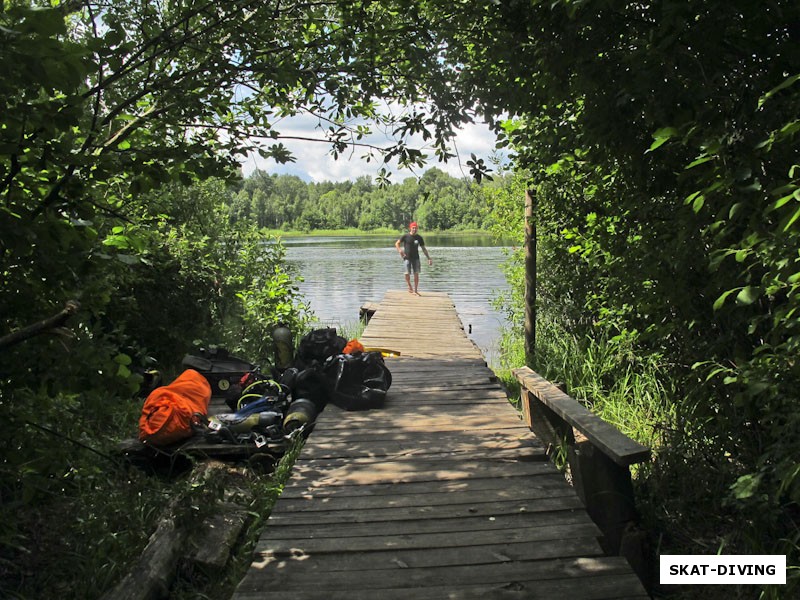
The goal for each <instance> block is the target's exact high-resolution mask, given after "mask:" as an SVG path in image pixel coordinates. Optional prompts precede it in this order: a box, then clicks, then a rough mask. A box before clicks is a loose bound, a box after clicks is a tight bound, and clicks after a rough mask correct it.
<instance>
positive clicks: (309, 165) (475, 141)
mask: <svg viewBox="0 0 800 600" xmlns="http://www.w3.org/2000/svg"><path fill="white" fill-rule="evenodd" d="M317 124H318V121H317V119H316V118H314V117H311V116H308V115H298V116H296V117H292V118H288V119H284V120H283V121H282V122H281V123H279V124H278V125H277V126H276V129H278V130H279V131H280V132H281V135H282V136H291V137H293V138H301V139H281V140H279V141H280V142H281V143H283V145H284V146H286V147H287V148H288V149H289V150H290V151H291V152H292V154H293V155H294V157H295V159H296V162H294V163H287V164H282V165H281V164H276V163H275V161H274V160H271V159H268V160H265V159H263V158H261V156H259V155H257V154H251V155H250V156H248V157H247V159H246V160H245V161H243V163H242V170H243V171H244V174H245V176H247V175H249V174H250V173H252V172H253V171H254V170H256V169H260V170H262V171H265V172H267V173H276V174H290V175H297V176H299V177H301V178H302V179H304V180H306V181H314V182H321V181H344V180H354V179H356V178H357V177H360V176H362V175H367V176H369V177H370V178H373V179H374V178H375V177H376V176H377V175H378V171H379V170H380V169H381V167H383V166H385V165H384V163H383V159H382V158H380V157H376V158H373V160H372V161H370V162H367V161H366V160H365V159H364V158H362V157H363V155H365V154H367V152H368V150H367V149H366V148H361V147H355V148H353V149H352V150H350V149H349V150H348V151H346V152H345V153H344V154H343V155H340V156H339V158H338V159H334V158H333V156H331V154H330V147H331V146H330V144H329V143H326V142H324V141H323V142H315V141H308V140H307V139H304V138H314V139H324V131H322V130H320V129H319V128H317ZM362 141H366V142H367V143H371V144H373V145H375V146H388V145H389V144H390V140H389V138H388V136H383V135H381V134H379V133H376V134H373V135H372V136H370V138H368V139H365V140H362ZM411 143H412V144H415V145H416V146H415V147H420V146H422V145H423V141H422V139H421V138H416V139H412V140H411ZM494 147H495V135H494V133H493V132H492V131H491V130H490V129H489V127H488V126H487V125H485V124H483V123H473V124H469V125H466V126H465V127H463V128H462V129H461V130H459V131H458V134H457V136H456V138H455V150H456V153H457V155H458V156H457V157H456V158H454V159H451V160H449V161H448V162H447V163H440V162H438V160H437V158H436V156H435V155H434V154H433V151H429V152H426V154H428V164H427V166H426V167H425V169H427V168H430V167H436V168H438V169H441V170H442V171H444V172H446V173H448V174H450V175H451V176H453V177H469V176H470V175H469V167H468V166H467V165H466V162H467V161H468V160H469V159H470V155H471V154H475V155H476V156H478V157H479V158H483V159H484V160H485V161H487V162H488V159H489V158H490V156H491V155H492V154H493V151H494ZM492 168H494V167H492ZM425 169H423V171H424V170H425ZM387 170H390V171H391V172H392V177H391V181H394V182H395V183H399V182H400V181H402V180H403V179H405V178H406V177H410V176H413V175H415V174H416V175H420V174H421V172H417V173H412V172H411V171H408V170H407V169H400V168H399V167H398V166H397V164H396V163H389V165H387Z"/></svg>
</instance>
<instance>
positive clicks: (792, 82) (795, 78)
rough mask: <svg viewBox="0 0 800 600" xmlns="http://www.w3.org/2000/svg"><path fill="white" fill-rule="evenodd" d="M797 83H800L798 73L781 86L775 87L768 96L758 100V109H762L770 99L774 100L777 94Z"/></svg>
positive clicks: (799, 74) (765, 95)
mask: <svg viewBox="0 0 800 600" xmlns="http://www.w3.org/2000/svg"><path fill="white" fill-rule="evenodd" d="M797 81H800V73H798V74H797V75H792V76H791V77H788V78H787V79H785V80H784V81H783V82H782V83H781V84H779V85H777V86H775V87H774V88H772V89H771V90H770V91H768V92H767V93H766V94H764V95H763V96H761V98H759V100H758V108H761V107H762V106H764V103H765V102H766V101H767V100H769V99H770V98H772V97H773V96H774V95H775V94H777V93H778V92H780V91H781V90H783V89H786V88H787V87H789V86H790V85H794V84H795V83H796V82H797Z"/></svg>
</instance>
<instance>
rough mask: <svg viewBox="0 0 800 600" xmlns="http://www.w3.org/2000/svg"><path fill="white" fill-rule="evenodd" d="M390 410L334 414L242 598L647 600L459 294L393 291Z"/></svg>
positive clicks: (374, 341) (383, 306)
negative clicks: (496, 369)
mask: <svg viewBox="0 0 800 600" xmlns="http://www.w3.org/2000/svg"><path fill="white" fill-rule="evenodd" d="M361 341H362V343H363V344H364V345H365V346H367V347H380V348H386V349H391V350H395V351H399V353H400V356H399V357H397V358H387V365H388V366H389V368H390V370H391V372H392V375H393V383H392V387H391V389H390V390H389V394H388V396H387V401H386V404H385V406H384V407H382V408H381V409H377V410H369V411H361V412H346V411H342V410H340V409H338V408H336V407H333V406H329V407H328V408H326V410H325V411H324V412H323V414H322V415H321V416H320V418H319V419H318V421H317V425H316V428H315V430H314V432H313V434H312V435H311V437H310V438H309V440H308V441H307V443H306V445H305V447H304V448H303V451H302V453H301V455H300V457H299V459H298V461H297V462H296V464H295V467H294V471H293V474H292V476H291V479H290V480H289V483H288V484H287V486H286V489H285V490H284V492H283V494H282V495H281V498H280V499H279V500H278V503H277V505H276V506H275V509H274V511H273V513H272V515H271V516H270V518H269V521H268V524H267V527H266V528H265V530H264V532H263V534H262V536H261V539H260V541H259V543H258V546H257V548H256V552H255V556H254V561H253V564H252V566H251V567H250V569H249V571H248V572H247V574H246V576H245V577H244V579H243V580H242V582H241V583H240V584H239V586H238V588H237V590H236V592H235V594H234V596H233V598H234V600H255V599H256V598H258V599H261V598H270V599H272V600H283V599H287V600H288V599H291V600H311V599H320V600H336V599H340V598H341V599H345V598H346V599H347V600H357V599H362V598H363V599H366V598H370V599H372V598H379V599H380V600H392V599H401V598H402V599H403V600H411V599H414V600H417V599H440V598H499V599H506V598H508V599H512V598H513V599H523V598H525V599H530V598H558V597H563V598H569V599H570V600H590V599H607V598H609V599H610V598H620V599H621V598H626V599H633V598H639V599H645V598H647V597H648V596H647V594H646V592H645V590H644V588H643V587H642V585H641V583H640V582H639V580H638V578H637V577H636V575H634V573H633V571H632V570H631V568H630V566H629V565H628V563H627V562H626V561H625V559H623V558H620V557H606V556H604V555H603V552H602V551H601V548H600V545H599V543H598V541H597V538H598V536H599V535H600V532H599V530H598V529H597V527H596V526H595V525H594V523H593V522H592V520H591V519H590V518H589V517H588V515H587V513H586V511H585V509H584V507H583V504H582V503H581V501H580V500H579V499H578V496H577V495H576V493H575V491H574V490H573V489H572V488H571V487H570V486H569V485H568V484H567V483H566V482H565V480H564V478H563V476H562V475H561V474H559V473H558V472H557V470H556V469H555V467H554V466H553V465H552V464H551V463H550V462H549V461H548V460H547V457H546V455H545V452H544V449H543V448H542V445H541V443H540V442H539V441H538V440H537V438H536V437H535V436H534V435H533V434H532V433H531V431H530V429H529V428H528V427H527V426H526V425H525V424H524V423H523V421H522V420H521V419H520V416H519V413H518V412H517V411H516V410H514V408H513V407H512V406H511V405H510V404H509V403H508V400H507V399H506V394H505V392H504V391H503V389H502V388H501V386H500V385H499V384H498V383H497V382H496V380H495V377H494V375H493V373H492V371H491V370H490V369H488V368H487V367H486V364H485V362H484V360H483V357H482V356H481V353H480V351H479V350H478V348H476V347H475V345H474V344H473V343H472V342H471V341H470V340H469V339H468V338H467V336H466V335H465V333H464V330H463V327H462V325H461V322H460V321H459V319H458V316H457V314H456V311H455V307H454V305H453V303H452V301H451V300H450V298H449V297H448V296H447V295H446V294H441V293H432V292H429V293H423V295H422V296H415V295H412V294H409V293H408V292H405V291H390V292H387V293H386V295H385V297H384V298H383V300H382V301H381V303H380V305H379V308H378V309H377V311H376V312H375V314H374V316H372V318H371V320H370V322H369V325H368V326H367V329H366V331H365V332H364V334H363V336H362V338H361Z"/></svg>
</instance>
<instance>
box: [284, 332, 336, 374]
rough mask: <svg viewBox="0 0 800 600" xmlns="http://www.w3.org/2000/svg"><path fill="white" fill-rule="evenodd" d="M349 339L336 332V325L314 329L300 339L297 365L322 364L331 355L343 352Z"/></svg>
mask: <svg viewBox="0 0 800 600" xmlns="http://www.w3.org/2000/svg"><path fill="white" fill-rule="evenodd" d="M345 345H347V340H346V339H345V338H343V337H342V336H340V335H337V334H336V328H335V327H327V328H324V329H314V330H313V331H310V332H308V333H307V334H306V335H304V336H303V337H302V338H301V339H300V343H299V344H298V346H297V361H296V363H298V364H295V366H297V367H311V366H314V365H315V364H322V363H324V362H325V360H327V359H328V358H329V357H331V356H334V355H336V354H339V353H341V351H342V350H344V347H345Z"/></svg>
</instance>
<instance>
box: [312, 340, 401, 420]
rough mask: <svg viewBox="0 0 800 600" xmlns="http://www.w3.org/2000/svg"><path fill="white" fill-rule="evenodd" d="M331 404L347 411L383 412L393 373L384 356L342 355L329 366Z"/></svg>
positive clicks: (377, 353)
mask: <svg viewBox="0 0 800 600" xmlns="http://www.w3.org/2000/svg"><path fill="white" fill-rule="evenodd" d="M324 370H325V375H326V376H327V377H328V380H329V382H330V384H331V387H332V390H333V393H332V397H331V403H332V404H335V405H336V406H338V407H339V408H343V409H345V410H365V409H369V408H380V407H381V406H383V403H384V401H385V400H386V392H387V391H388V390H389V387H390V386H391V385H392V373H391V372H390V371H389V369H388V367H387V366H386V364H385V363H384V361H383V356H382V355H381V353H380V352H358V353H355V354H339V355H338V356H334V357H331V358H330V359H328V362H326V363H325V367H324Z"/></svg>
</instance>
